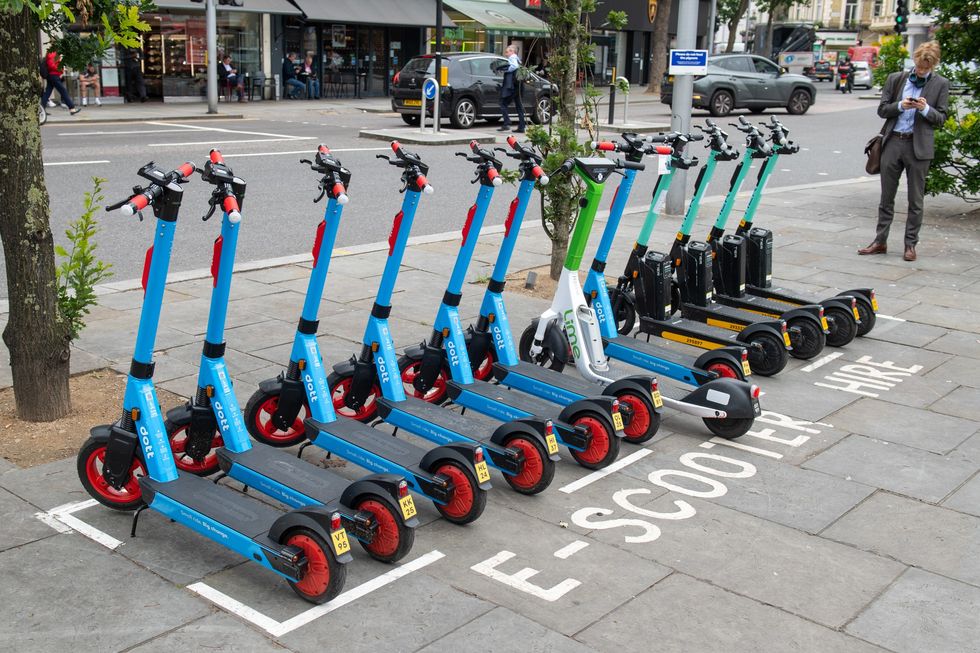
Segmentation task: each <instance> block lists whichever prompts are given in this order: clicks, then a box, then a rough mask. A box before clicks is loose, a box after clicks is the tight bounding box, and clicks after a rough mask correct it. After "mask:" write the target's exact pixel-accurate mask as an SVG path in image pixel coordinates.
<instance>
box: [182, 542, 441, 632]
mask: <svg viewBox="0 0 980 653" xmlns="http://www.w3.org/2000/svg"><path fill="white" fill-rule="evenodd" d="M445 557H446V554H444V553H442V552H441V551H429V552H428V553H426V554H425V555H423V556H419V557H418V558H416V559H415V560H412V561H411V562H406V563H405V564H403V565H400V566H398V567H395V568H394V569H392V570H391V571H388V572H385V573H383V574H381V575H380V576H378V577H376V578H372V579H371V580H369V581H367V582H364V583H361V584H360V585H358V586H357V587H355V588H353V589H349V590H347V591H346V592H344V593H342V594H341V595H340V596H338V597H337V598H335V599H334V600H333V601H330V603H325V604H323V605H317V606H314V607H312V608H310V609H309V610H306V611H304V612H300V613H299V614H298V615H296V616H295V617H291V618H290V619H287V620H286V621H276V620H275V619H273V618H272V617H269V616H267V615H264V614H262V613H261V612H259V611H258V610H256V609H255V608H252V607H249V606H247V605H245V604H244V603H242V602H241V601H239V600H238V599H233V598H232V597H230V596H228V595H227V594H225V593H224V592H221V591H219V590H216V589H214V588H213V587H211V586H210V585H207V584H206V583H194V584H192V585H188V586H187V589H189V590H190V591H192V592H194V593H196V594H198V595H200V596H203V597H204V598H206V599H207V600H209V601H211V602H212V603H214V604H215V605H217V606H220V607H222V608H224V609H225V610H227V611H228V612H230V613H232V614H234V615H237V616H239V617H241V618H242V619H245V620H247V621H250V622H252V623H253V624H255V625H256V626H258V627H259V628H261V629H262V630H264V631H266V632H267V633H269V634H270V635H272V636H273V637H282V636H283V635H285V634H287V633H291V632H292V631H294V630H296V629H297V628H299V627H300V626H305V625H306V624H308V623H310V622H311V621H313V620H315V619H319V618H320V617H322V616H323V615H325V614H329V613H331V612H333V611H334V610H336V609H337V608H342V607H344V606H345V605H347V604H348V603H350V602H352V601H356V600H357V599H359V598H361V597H362V596H367V595H368V594H370V593H371V592H373V591H375V590H377V589H380V588H382V587H384V586H385V585H389V584H391V583H393V582H395V581H396V580H398V579H399V578H402V577H404V576H407V575H409V574H410V573H412V572H413V571H418V570H419V569H421V568H422V567H426V566H428V565H431V564H432V563H433V562H436V561H437V560H441V559H442V558H445Z"/></svg>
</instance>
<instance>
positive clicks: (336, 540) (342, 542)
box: [330, 528, 350, 556]
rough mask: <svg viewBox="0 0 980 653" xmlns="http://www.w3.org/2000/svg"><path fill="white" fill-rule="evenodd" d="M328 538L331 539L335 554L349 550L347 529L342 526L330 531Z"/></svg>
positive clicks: (342, 553) (340, 554)
mask: <svg viewBox="0 0 980 653" xmlns="http://www.w3.org/2000/svg"><path fill="white" fill-rule="evenodd" d="M330 539H331V540H333V550H334V552H336V554H337V555H339V556H342V555H344V554H345V553H347V552H349V551H350V540H349V539H347V531H346V530H344V529H343V528H341V529H340V530H339V531H334V532H332V533H331V534H330Z"/></svg>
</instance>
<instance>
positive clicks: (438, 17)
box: [432, 0, 442, 134]
mask: <svg viewBox="0 0 980 653" xmlns="http://www.w3.org/2000/svg"><path fill="white" fill-rule="evenodd" d="M436 84H438V85H439V88H440V90H441V89H442V0H436ZM436 98H437V99H436V102H437V103H438V102H439V101H440V100H439V99H438V98H439V96H438V95H436ZM433 117H434V118H435V122H433V124H432V133H433V134H438V133H439V105H438V104H437V105H436V106H435V107H434V109H433Z"/></svg>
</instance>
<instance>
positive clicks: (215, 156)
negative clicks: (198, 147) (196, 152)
mask: <svg viewBox="0 0 980 653" xmlns="http://www.w3.org/2000/svg"><path fill="white" fill-rule="evenodd" d="M210 159H211V163H224V162H225V158H224V157H223V156H221V152H220V151H218V150H211V155H210Z"/></svg>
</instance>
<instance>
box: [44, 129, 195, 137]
mask: <svg viewBox="0 0 980 653" xmlns="http://www.w3.org/2000/svg"><path fill="white" fill-rule="evenodd" d="M185 131H187V130H186V129H128V130H126V131H117V132H106V131H97V132H61V133H60V134H58V136H125V135H131V134H176V133H178V132H185Z"/></svg>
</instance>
